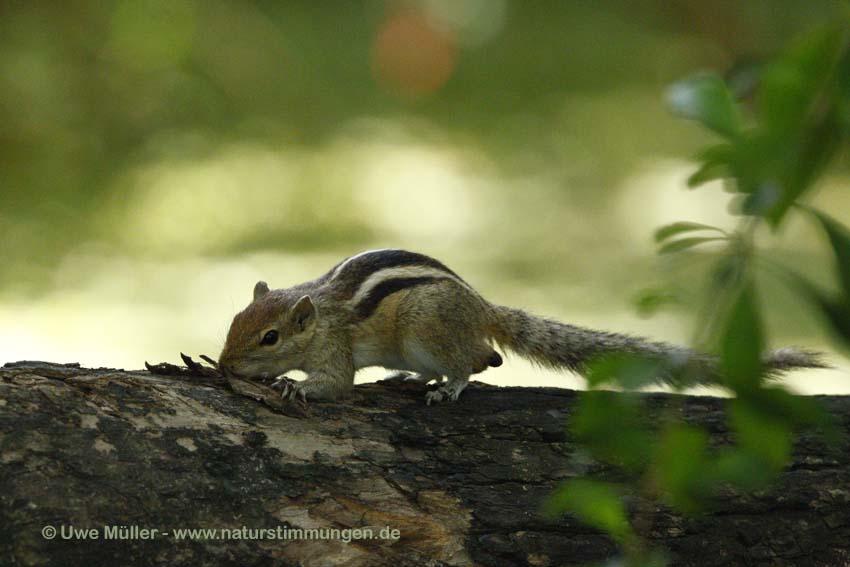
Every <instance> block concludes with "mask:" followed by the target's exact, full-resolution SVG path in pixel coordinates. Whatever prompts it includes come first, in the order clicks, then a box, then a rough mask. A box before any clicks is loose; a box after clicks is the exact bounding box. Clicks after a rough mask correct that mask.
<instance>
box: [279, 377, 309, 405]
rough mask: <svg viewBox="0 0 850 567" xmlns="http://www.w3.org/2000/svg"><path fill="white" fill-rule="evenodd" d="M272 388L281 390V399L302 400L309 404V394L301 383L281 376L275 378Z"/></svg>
mask: <svg viewBox="0 0 850 567" xmlns="http://www.w3.org/2000/svg"><path fill="white" fill-rule="evenodd" d="M272 388H274V389H275V390H280V397H281V398H283V399H284V400H300V401H301V402H303V403H305V404H306V403H307V392H305V391H304V389H303V388H302V387H301V382H296V381H295V380H293V379H291V378H287V377H286V376H283V375H281V376H278V377H277V378H275V381H274V384H272Z"/></svg>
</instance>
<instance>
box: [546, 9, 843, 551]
mask: <svg viewBox="0 0 850 567" xmlns="http://www.w3.org/2000/svg"><path fill="white" fill-rule="evenodd" d="M668 100H669V103H670V105H671V107H672V109H673V111H674V112H676V113H677V114H679V115H681V116H683V117H686V118H689V119H693V120H696V121H697V122H699V123H701V124H702V125H703V126H704V127H706V128H708V129H710V130H712V131H714V132H715V133H717V134H719V135H720V136H721V137H722V138H723V139H724V140H723V141H722V142H720V143H718V144H714V145H712V146H710V147H709V148H707V149H706V150H704V151H703V152H702V153H701V154H700V157H699V159H700V161H701V165H700V167H699V169H698V170H697V172H696V173H695V174H694V175H692V176H691V178H690V180H689V184H690V185H691V186H693V187H698V186H700V185H702V184H704V183H705V182H706V181H708V180H710V179H717V178H719V179H723V180H724V182H725V186H726V189H727V191H729V192H730V193H732V195H733V204H734V206H733V209H732V213H733V214H735V215H736V216H737V217H738V218H739V224H738V228H737V229H736V230H735V231H733V232H731V233H729V232H727V231H723V230H720V229H717V228H714V227H711V226H706V225H704V224H699V223H692V222H688V221H682V222H677V223H674V224H671V225H668V226H664V227H662V228H660V229H658V230H657V231H656V233H655V240H656V242H658V244H659V253H661V254H665V253H671V252H682V251H686V250H691V249H693V248H695V247H698V246H702V245H705V244H707V243H718V242H721V243H723V246H724V248H723V250H722V252H721V254H720V256H719V258H718V259H717V260H716V264H715V267H714V269H713V271H712V272H711V274H710V275H709V279H710V281H709V285H708V286H707V289H708V290H709V297H708V298H707V300H706V304H707V305H708V306H710V308H708V309H705V310H704V311H703V317H702V320H700V321H699V322H698V325H699V329H698V332H697V333H696V337H697V339H696V344H695V345H694V346H695V347H696V348H697V349H698V350H703V351H708V352H711V353H714V355H716V357H717V359H718V361H719V368H720V371H721V376H722V378H723V385H724V386H725V387H726V389H728V391H729V392H730V393H731V394H732V395H733V396H734V397H733V399H732V400H731V401H730V403H729V405H728V422H729V426H730V429H731V431H732V432H733V436H734V444H731V445H726V446H722V447H716V448H714V447H710V446H709V437H708V433H707V432H706V431H704V430H702V429H700V428H698V427H695V426H692V425H688V424H684V423H681V422H680V421H679V419H680V414H679V411H678V408H677V407H674V408H672V410H671V411H670V412H669V415H667V416H666V417H663V419H662V423H661V425H660V427H659V430H658V431H657V432H650V430H649V429H648V428H647V426H646V424H645V423H644V424H639V421H640V416H641V415H642V414H643V413H644V412H645V410H644V408H642V407H641V406H640V405H639V403H638V402H637V401H636V398H635V397H634V396H633V395H628V394H621V393H615V392H609V391H605V392H602V391H590V392H588V393H587V394H586V395H584V396H583V397H582V400H581V402H580V404H579V407H578V408H577V411H576V415H575V416H574V418H573V420H572V422H571V430H572V432H573V434H574V435H575V437H576V438H577V440H579V441H580V442H582V443H584V444H585V446H586V447H587V449H588V450H589V451H590V452H591V454H593V455H594V456H596V457H597V458H599V459H600V460H603V461H605V462H608V463H610V464H612V465H615V466H616V467H618V468H619V469H620V470H622V471H623V474H624V475H625V478H627V479H630V481H631V482H630V484H629V486H628V487H625V486H624V487H622V489H621V491H622V492H623V493H631V494H637V495H640V497H642V498H646V499H650V500H660V501H662V502H664V503H665V504H666V505H668V506H670V507H671V508H673V509H674V510H677V511H679V512H683V513H696V512H700V511H702V510H704V509H705V508H706V507H707V506H709V505H710V496H711V494H712V492H713V491H714V490H716V489H717V488H718V487H719V486H721V485H732V486H734V487H737V488H739V489H743V490H752V489H757V488H764V487H765V486H766V485H768V484H769V483H770V482H771V481H772V480H773V479H774V478H775V477H776V475H778V474H779V473H780V472H781V471H782V470H783V468H784V467H785V466H786V465H787V464H788V462H789V459H790V457H791V452H792V449H793V444H794V439H795V434H796V433H797V432H799V431H800V430H801V429H803V428H812V427H814V428H817V429H819V430H820V431H821V432H822V433H824V434H825V435H826V437H827V439H829V440H831V441H832V442H833V443H834V442H836V441H837V438H836V435H837V434H836V429H835V428H834V426H833V424H832V423H831V420H830V418H829V416H828V415H826V413H825V412H823V411H822V410H821V409H820V408H819V407H818V406H817V404H816V403H815V402H814V401H813V400H812V399H811V398H805V397H801V396H795V395H792V394H791V393H789V392H788V391H787V390H785V389H783V388H782V387H780V386H776V385H770V383H769V382H768V379H769V378H770V375H769V371H767V370H766V369H765V368H764V365H763V358H762V357H763V356H764V353H765V352H766V351H767V350H768V349H767V346H768V343H769V341H768V337H767V333H766V330H765V328H764V323H763V315H762V309H763V302H762V299H761V293H760V288H759V281H760V277H761V276H762V270H760V269H759V268H760V266H761V265H762V264H765V263H766V264H767V265H768V266H769V268H770V269H771V270H772V272H773V273H778V274H779V275H780V276H781V277H782V278H783V280H785V281H786V282H789V283H790V285H791V286H792V289H794V290H795V291H796V292H797V293H798V295H799V296H801V297H802V298H803V299H805V300H808V301H809V302H810V303H811V305H812V306H813V307H814V308H815V309H816V310H819V311H820V312H821V313H822V314H823V327H824V328H825V329H826V330H827V331H828V332H830V334H831V335H833V336H834V337H835V338H836V339H837V340H838V342H839V343H841V345H842V346H843V347H844V348H845V349H846V348H847V347H850V231H848V230H847V228H846V227H844V226H842V225H841V224H840V223H838V222H837V221H835V220H834V219H832V218H831V217H830V216H828V215H827V214H825V213H823V212H821V211H818V210H815V209H812V208H810V207H809V206H807V205H806V204H805V203H806V198H807V197H808V196H809V194H810V193H811V192H812V191H813V189H814V188H815V187H816V181H817V180H818V178H819V176H820V175H821V174H822V173H823V172H824V170H825V169H826V168H827V167H828V166H829V165H831V164H832V163H833V161H834V159H835V157H836V155H838V153H839V151H840V150H842V149H843V147H844V146H843V144H844V142H845V141H846V140H847V134H848V130H850V13H844V12H842V17H840V18H838V19H837V20H836V22H835V23H833V24H831V25H827V26H824V27H823V28H822V29H819V30H817V31H815V32H813V33H811V34H809V35H807V36H806V37H804V38H803V39H801V40H799V41H797V42H796V43H794V44H793V45H792V46H791V47H790V48H789V49H788V50H787V51H786V52H785V53H784V54H782V55H780V56H778V57H777V58H775V59H774V60H772V61H770V62H769V63H768V64H766V65H764V66H763V67H762V69H761V72H760V74H759V81H758V86H757V89H756V99H755V101H754V104H752V105H751V106H749V107H746V106H744V105H742V104H740V103H739V102H738V101H736V100H735V97H734V96H733V94H732V92H731V91H730V90H729V88H727V86H726V83H725V82H724V81H723V80H722V79H721V78H720V77H719V76H717V75H712V74H709V73H699V74H698V75H696V76H694V77H692V78H690V79H687V80H685V81H682V82H680V83H677V84H675V85H674V86H673V87H672V88H671V89H670V90H669V91H668ZM791 214H800V215H803V216H808V217H810V218H812V219H814V221H815V222H817V223H819V224H820V226H821V227H822V228H823V231H824V235H825V237H826V238H825V239H824V245H825V246H827V247H829V248H830V249H831V251H832V254H833V257H834V260H835V280H836V285H835V287H836V288H837V290H838V291H835V292H826V291H823V290H822V289H820V287H819V286H817V285H816V284H814V283H812V282H811V281H809V279H808V278H807V276H804V275H801V274H800V273H797V272H796V271H794V270H793V269H792V268H790V267H788V266H786V265H784V264H781V263H777V262H775V261H773V260H771V259H770V258H767V257H765V256H766V255H765V254H762V253H761V252H760V250H759V248H758V247H757V245H756V235H757V233H758V231H759V230H760V229H762V228H763V227H766V228H767V229H769V230H771V231H776V230H777V228H778V227H779V226H780V225H781V224H782V223H783V222H784V221H785V219H786V217H787V216H789V215H791ZM694 233H699V234H707V236H692V235H693V234H694ZM659 297H662V296H659V294H658V293H650V294H646V295H644V296H643V297H642V298H641V299H640V300H639V302H638V308H640V309H646V308H647V306H649V307H650V308H655V307H657V306H659V305H661V304H663V301H662V300H661V299H657V298H659ZM662 299H663V297H662ZM665 364H668V365H671V366H673V365H674V364H675V363H674V362H666V363H665V361H658V360H641V359H639V358H635V357H633V356H631V357H623V356H618V357H613V358H612V357H608V358H605V359H601V360H599V361H596V363H595V364H594V365H593V367H592V368H591V371H590V373H589V383H590V386H591V387H594V388H595V387H599V386H603V385H607V386H612V385H613V386H618V387H621V388H626V389H630V388H634V387H639V386H642V385H644V384H646V383H649V382H651V379H652V378H653V377H654V376H658V375H659V373H661V372H664V371H665V370H669V369H665V368H664V365H665ZM674 371H675V370H674ZM681 377H682V378H684V380H681V381H674V384H675V385H676V386H677V387H679V388H681V387H682V386H685V385H687V384H688V376H687V374H685V375H683V376H681ZM635 445H640V447H635ZM596 507H598V510H599V511H598V512H597V513H596V514H594V513H592V512H589V510H596ZM552 510H556V511H557V510H569V511H571V512H572V513H573V514H575V515H576V516H577V517H578V518H580V519H582V520H583V521H585V522H586V523H588V524H590V525H592V526H595V527H597V528H599V529H602V530H605V531H607V532H608V533H609V534H610V535H611V537H612V538H613V539H614V540H615V541H617V542H619V543H621V544H622V547H623V551H624V554H625V559H624V561H625V562H626V564H628V565H635V566H636V565H647V564H649V563H648V562H647V559H646V555H645V554H646V547H647V545H646V542H645V541H643V542H641V538H642V537H644V536H645V535H646V534H641V533H639V530H636V529H630V528H629V527H628V526H630V525H631V523H630V522H633V523H634V524H638V523H640V521H641V519H640V518H639V514H638V515H637V516H635V517H633V518H632V519H631V520H628V519H627V518H628V515H627V513H626V509H625V507H624V505H623V503H622V500H621V499H619V498H618V497H617V495H616V494H615V493H614V492H612V490H611V489H610V487H609V486H608V485H607V484H605V483H603V482H600V481H594V480H590V479H581V480H574V481H572V482H570V483H568V484H567V485H566V486H565V487H563V488H562V489H561V490H560V491H559V492H558V493H557V494H555V495H553V497H552V500H551V501H550V503H549V511H550V512H551V511H552ZM625 534H629V537H630V538H631V540H630V541H629V542H625ZM636 542H637V543H636ZM657 560H658V559H657V556H655V557H653V559H652V560H651V563H652V564H656V562H657Z"/></svg>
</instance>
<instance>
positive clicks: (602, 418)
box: [570, 390, 652, 472]
mask: <svg viewBox="0 0 850 567" xmlns="http://www.w3.org/2000/svg"><path fill="white" fill-rule="evenodd" d="M570 430H571V431H572V433H573V435H575V437H576V439H577V440H578V441H579V442H581V443H582V444H583V445H584V446H585V447H587V449H588V450H589V451H590V452H591V454H592V455H593V456H594V457H595V458H597V459H600V460H602V461H605V462H608V463H611V464H613V465H616V466H619V467H622V468H623V469H625V470H627V471H632V472H636V471H640V470H642V469H643V468H644V466H645V465H646V463H647V461H648V460H649V451H650V449H649V448H650V446H651V443H652V435H651V434H650V433H649V430H648V429H647V426H646V419H645V412H644V411H643V409H642V407H641V406H640V404H639V403H638V398H636V397H635V396H633V395H628V394H622V393H618V392H609V391H594V390H591V391H588V392H584V393H583V394H582V395H581V398H580V399H579V403H578V406H577V407H576V409H575V412H574V413H573V415H572V417H571V419H570Z"/></svg>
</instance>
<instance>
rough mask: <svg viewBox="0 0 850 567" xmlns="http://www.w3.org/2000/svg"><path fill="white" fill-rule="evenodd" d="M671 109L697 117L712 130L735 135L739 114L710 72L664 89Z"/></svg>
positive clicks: (731, 135) (719, 82)
mask: <svg viewBox="0 0 850 567" xmlns="http://www.w3.org/2000/svg"><path fill="white" fill-rule="evenodd" d="M667 103H668V104H669V105H670V107H671V109H672V110H673V111H674V112H676V113H677V114H679V115H680V116H683V117H685V118H690V119H693V120H697V121H699V122H700V123H702V124H703V125H704V126H706V127H708V128H710V129H712V130H714V131H715V132H717V133H719V134H722V135H724V136H728V137H730V138H737V137H738V136H740V134H741V128H742V125H741V116H740V112H739V110H738V107H737V106H736V104H735V101H734V100H733V99H732V95H731V94H730V92H729V89H728V88H726V84H725V83H724V82H723V79H721V78H720V77H719V76H717V75H716V74H713V73H700V74H697V75H694V76H693V77H690V78H688V79H685V80H683V81H680V82H678V83H676V84H674V85H673V86H672V87H670V89H669V90H668V91H667Z"/></svg>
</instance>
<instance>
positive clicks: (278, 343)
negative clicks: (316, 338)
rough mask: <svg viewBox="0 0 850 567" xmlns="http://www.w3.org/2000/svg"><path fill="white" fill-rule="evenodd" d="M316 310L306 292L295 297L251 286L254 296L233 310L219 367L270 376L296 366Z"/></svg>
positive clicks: (310, 335) (241, 373)
mask: <svg viewBox="0 0 850 567" xmlns="http://www.w3.org/2000/svg"><path fill="white" fill-rule="evenodd" d="M317 319H318V312H317V311H316V306H315V305H314V304H313V300H312V299H311V298H310V296H309V295H303V296H300V297H297V298H296V297H294V296H292V295H290V294H288V293H287V292H286V290H275V291H270V290H269V286H268V285H267V284H266V282H257V285H256V286H254V300H253V301H252V302H251V304H250V305H249V306H248V307H246V308H245V309H243V310H242V311H241V312H239V313H237V314H236V317H234V318H233V322H232V323H231V324H230V330H229V331H228V332H227V340H226V341H225V343H224V349H223V350H222V351H221V356H220V357H219V359H218V363H219V367H220V368H221V369H222V370H223V371H224V372H225V373H229V374H236V375H239V376H246V377H251V378H256V377H273V376H277V375H279V374H283V373H284V372H287V371H288V370H292V369H294V368H299V367H300V366H301V365H302V364H303V362H304V355H305V352H306V351H307V348H308V346H309V344H310V342H311V340H312V339H313V335H314V334H315V330H316V321H317Z"/></svg>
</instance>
